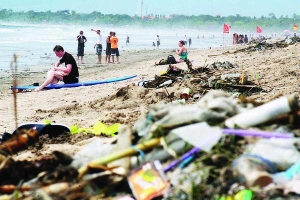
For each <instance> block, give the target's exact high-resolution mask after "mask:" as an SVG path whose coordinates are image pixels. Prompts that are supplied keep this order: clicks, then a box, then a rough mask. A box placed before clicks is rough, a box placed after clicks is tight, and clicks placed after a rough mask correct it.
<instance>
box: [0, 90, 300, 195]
mask: <svg viewBox="0 0 300 200" xmlns="http://www.w3.org/2000/svg"><path fill="white" fill-rule="evenodd" d="M299 115H300V113H299V101H298V98H297V97H296V96H294V95H290V96H283V97H280V98H278V99H275V100H273V101H270V102H267V103H263V104H261V103H259V102H256V103H255V102H253V101H250V100H249V101H248V100H247V99H245V98H234V97H233V96H232V95H230V94H228V93H226V92H224V91H222V90H210V91H209V92H207V93H206V94H205V95H204V96H203V97H202V98H201V99H200V100H199V101H197V102H196V103H194V104H186V105H183V104H180V103H159V104H154V105H151V106H149V109H148V112H147V113H146V115H145V116H144V117H142V118H141V119H139V120H138V121H136V122H135V123H134V125H133V126H130V125H121V126H120V127H119V129H118V134H117V136H115V137H117V142H116V143H112V144H104V143H103V142H102V141H101V139H100V138H98V139H94V140H93V141H91V142H90V143H88V144H86V145H85V146H83V147H82V148H81V150H80V151H78V152H77V153H75V154H74V155H68V154H65V153H64V152H60V151H55V152H53V154H52V155H49V156H45V157H42V158H39V159H37V160H32V161H27V160H24V161H18V160H14V159H12V158H11V157H10V156H9V154H14V153H18V152H19V151H20V150H21V149H26V148H28V145H30V144H33V143H35V142H36V141H38V140H39V137H40V134H41V133H42V132H43V131H42V130H43V128H44V127H41V128H34V127H32V128H30V129H28V130H24V128H23V129H22V130H20V131H19V132H18V131H17V132H16V133H15V135H14V136H13V137H12V138H10V139H8V140H6V141H2V143H1V144H0V150H1V157H0V180H1V184H0V194H1V195H0V199H11V198H15V199H41V198H42V199H120V200H122V199H123V200H124V199H165V200H167V199H182V200H185V199H186V200H189V199H220V200H223V199H225V200H227V199H277V198H279V197H281V198H290V199H291V198H299V195H300V191H299V185H300V178H299V177H300V164H299V162H300V153H299V148H300V140H299V139H300V138H299V135H300V134H299V119H300V118H299ZM50 126H51V125H50ZM46 127H48V126H46ZM51 132H52V131H49V130H48V131H44V132H43V134H50V135H51V137H53V138H55V137H60V135H62V134H53V133H51Z"/></svg>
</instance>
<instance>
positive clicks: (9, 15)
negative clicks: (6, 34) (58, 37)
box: [0, 9, 300, 30]
mask: <svg viewBox="0 0 300 200" xmlns="http://www.w3.org/2000/svg"><path fill="white" fill-rule="evenodd" d="M0 20H1V21H2V22H22V23H46V24H47V23H49V24H51V23H62V24H91V25H92V24H101V25H107V26H111V25H114V26H135V25H138V26H144V27H155V26H164V27H166V28H173V27H174V28H175V27H187V28H195V29H197V28H210V29H214V28H220V27H221V26H222V25H223V24H224V23H226V24H229V25H231V26H232V27H234V28H240V29H246V30H248V29H249V30H251V29H255V27H257V26H261V27H263V28H272V29H291V28H292V27H293V25H294V24H298V22H300V16H299V15H296V14H293V15H292V17H288V16H283V15H282V16H280V17H276V16H275V14H274V13H269V14H268V15H267V16H261V17H246V16H241V15H239V14H237V15H235V16H227V17H225V16H211V15H198V16H194V15H192V16H185V15H171V16H161V15H151V14H150V15H147V16H144V17H143V18H141V17H140V16H137V15H135V16H129V15H120V14H116V15H113V14H102V13H101V12H97V11H94V12H92V13H89V14H83V13H76V12H75V11H69V10H63V11H57V12H50V11H47V12H35V11H32V10H31V11H28V12H23V11H22V12H14V11H13V10H11V9H9V10H7V9H2V10H1V11H0Z"/></svg>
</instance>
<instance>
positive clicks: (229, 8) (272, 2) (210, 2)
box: [0, 0, 300, 17]
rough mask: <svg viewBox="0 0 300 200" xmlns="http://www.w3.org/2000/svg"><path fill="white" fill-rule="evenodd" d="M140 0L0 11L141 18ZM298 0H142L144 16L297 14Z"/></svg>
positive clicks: (14, 0)
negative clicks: (96, 14) (98, 14)
mask: <svg viewBox="0 0 300 200" xmlns="http://www.w3.org/2000/svg"><path fill="white" fill-rule="evenodd" d="M139 2H142V0H81V1H80V0H0V9H12V10H14V11H28V10H34V11H48V10H50V11H58V10H75V11H76V12H77V13H91V12H93V11H98V12H101V13H103V14H128V15H135V14H138V15H140V12H141V9H140V6H139ZM299 8H300V1H299V0H143V15H144V14H146V13H147V14H163V15H169V14H184V15H201V14H208V15H213V16H215V15H217V14H220V15H221V16H229V15H236V14H240V15H241V16H251V17H253V16H256V17H261V16H262V15H264V16H268V14H269V13H271V12H272V13H274V14H275V15H276V17H280V16H281V15H283V16H286V15H288V16H289V17H291V16H292V15H293V14H294V13H295V14H297V15H298V14H300V13H299V12H300V11H299Z"/></svg>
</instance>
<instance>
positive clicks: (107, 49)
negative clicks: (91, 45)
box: [105, 32, 112, 63]
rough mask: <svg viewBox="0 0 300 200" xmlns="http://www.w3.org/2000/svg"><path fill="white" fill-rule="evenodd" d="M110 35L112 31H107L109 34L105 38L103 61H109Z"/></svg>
mask: <svg viewBox="0 0 300 200" xmlns="http://www.w3.org/2000/svg"><path fill="white" fill-rule="evenodd" d="M111 36H112V32H109V36H107V38H106V57H105V62H107V63H110V55H111V43H110V37H111Z"/></svg>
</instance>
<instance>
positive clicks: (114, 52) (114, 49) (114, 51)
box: [110, 32, 120, 64]
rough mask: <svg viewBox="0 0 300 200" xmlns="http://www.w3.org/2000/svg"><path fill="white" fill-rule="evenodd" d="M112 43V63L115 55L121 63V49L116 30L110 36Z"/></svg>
mask: <svg viewBox="0 0 300 200" xmlns="http://www.w3.org/2000/svg"><path fill="white" fill-rule="evenodd" d="M110 43H111V58H112V63H114V62H115V56H116V57H117V63H118V64H120V62H119V56H120V54H119V49H118V43H119V39H118V38H117V37H116V32H113V33H112V37H110Z"/></svg>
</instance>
